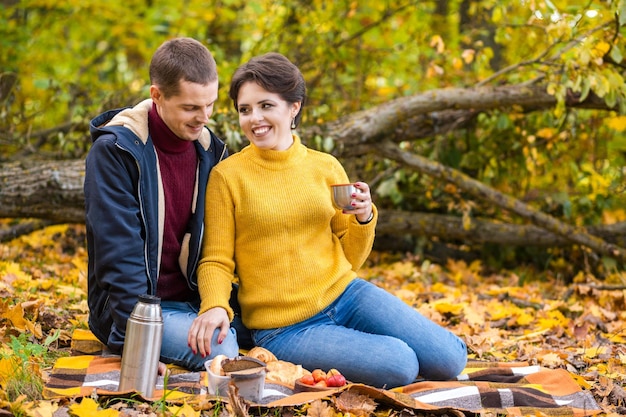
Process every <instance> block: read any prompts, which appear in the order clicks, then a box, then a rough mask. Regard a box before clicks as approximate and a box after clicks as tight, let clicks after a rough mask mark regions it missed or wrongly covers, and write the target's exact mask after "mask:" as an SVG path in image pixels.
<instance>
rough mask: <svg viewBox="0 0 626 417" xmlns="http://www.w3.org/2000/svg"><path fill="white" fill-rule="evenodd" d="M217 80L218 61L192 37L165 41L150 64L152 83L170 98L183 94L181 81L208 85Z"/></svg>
mask: <svg viewBox="0 0 626 417" xmlns="http://www.w3.org/2000/svg"><path fill="white" fill-rule="evenodd" d="M216 80H217V65H216V64H215V58H213V55H211V52H209V50H208V49H207V47H206V46H204V45H203V44H201V43H200V42H198V41H197V40H195V39H192V38H175V39H171V40H169V41H166V42H164V43H163V44H162V45H161V46H159V48H158V49H157V50H156V52H155V53H154V55H153V56H152V61H151V62H150V83H152V84H153V85H156V86H157V87H159V90H161V93H163V95H164V96H165V97H166V98H167V97H171V96H175V95H177V94H178V93H179V92H180V81H188V82H192V83H196V84H202V85H206V84H209V83H210V82H213V81H216Z"/></svg>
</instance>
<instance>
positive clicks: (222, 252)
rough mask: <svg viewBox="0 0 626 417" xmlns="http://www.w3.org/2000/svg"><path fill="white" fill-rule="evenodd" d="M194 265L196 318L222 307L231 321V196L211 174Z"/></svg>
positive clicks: (232, 271) (219, 176) (232, 313)
mask: <svg viewBox="0 0 626 417" xmlns="http://www.w3.org/2000/svg"><path fill="white" fill-rule="evenodd" d="M202 247H203V249H202V258H201V259H200V262H199V264H198V290H199V292H200V299H201V303H200V312H199V313H200V314H202V313H204V312H205V311H207V310H209V309H211V308H214V307H222V308H224V309H225V310H226V311H227V312H228V316H229V318H230V319H231V320H232V319H233V317H234V312H233V309H232V308H231V306H230V304H229V297H230V292H231V289H232V281H233V277H234V271H235V262H234V247H235V213H234V205H233V200H232V196H231V193H230V191H229V189H228V186H227V184H226V181H225V180H224V177H223V176H222V175H221V173H219V172H216V170H213V172H212V173H211V175H210V177H209V184H208V186H207V192H206V210H205V234H204V238H203V245H202Z"/></svg>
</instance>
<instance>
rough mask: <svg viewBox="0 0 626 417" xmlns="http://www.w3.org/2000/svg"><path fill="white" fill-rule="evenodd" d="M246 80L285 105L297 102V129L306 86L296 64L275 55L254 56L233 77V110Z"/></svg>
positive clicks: (272, 53) (273, 53)
mask: <svg viewBox="0 0 626 417" xmlns="http://www.w3.org/2000/svg"><path fill="white" fill-rule="evenodd" d="M248 81H254V82H255V83H257V84H258V85H260V86H261V87H263V88H264V89H265V90H267V91H269V92H271V93H274V94H278V95H279V96H280V98H282V99H283V100H285V101H286V102H288V103H296V102H300V103H301V106H300V111H299V112H298V114H297V115H296V117H295V120H294V122H295V124H296V126H297V125H298V124H300V120H301V119H302V108H303V107H304V100H305V98H306V86H305V82H304V77H303V76H302V73H301V72H300V70H299V69H298V67H297V66H296V65H294V64H293V63H292V62H291V61H289V60H288V59H287V58H286V57H284V56H283V55H281V54H279V53H277V52H269V53H267V54H264V55H259V56H256V57H254V58H252V59H250V60H249V61H248V62H246V63H245V64H243V65H241V66H240V67H239V68H237V70H236V71H235V74H234V75H233V78H232V80H231V82H230V91H229V93H228V95H229V96H230V98H231V99H232V100H233V105H234V106H235V109H236V110H238V108H237V96H238V95H239V89H240V88H241V86H242V85H243V84H244V83H246V82H248Z"/></svg>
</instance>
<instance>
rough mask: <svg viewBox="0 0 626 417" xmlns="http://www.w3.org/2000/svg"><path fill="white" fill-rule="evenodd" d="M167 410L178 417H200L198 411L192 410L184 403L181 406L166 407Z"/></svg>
mask: <svg viewBox="0 0 626 417" xmlns="http://www.w3.org/2000/svg"><path fill="white" fill-rule="evenodd" d="M167 410H168V411H170V412H171V413H172V414H173V415H175V416H180V417H200V415H201V414H200V411H196V410H194V409H193V407H192V406H191V405H189V404H187V402H186V401H184V402H183V405H181V406H176V405H171V406H169V407H167Z"/></svg>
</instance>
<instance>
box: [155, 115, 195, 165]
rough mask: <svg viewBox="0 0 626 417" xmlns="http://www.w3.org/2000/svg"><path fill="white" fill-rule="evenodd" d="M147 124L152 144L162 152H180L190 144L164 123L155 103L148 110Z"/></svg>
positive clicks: (190, 144) (190, 143)
mask: <svg viewBox="0 0 626 417" xmlns="http://www.w3.org/2000/svg"><path fill="white" fill-rule="evenodd" d="M148 125H149V129H150V136H151V137H152V142H153V143H154V146H156V147H157V149H159V150H160V151H162V152H167V153H181V152H184V151H186V150H188V149H189V147H190V146H192V142H191V141H188V140H182V139H181V138H179V137H178V136H176V135H175V134H174V132H172V130H171V129H170V128H169V127H168V126H167V125H166V124H165V122H164V121H163V119H161V116H159V113H158V112H157V109H156V104H155V103H152V109H150V111H149V112H148Z"/></svg>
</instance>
